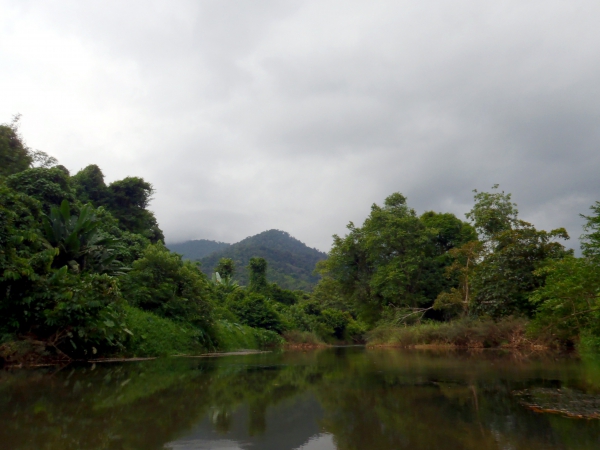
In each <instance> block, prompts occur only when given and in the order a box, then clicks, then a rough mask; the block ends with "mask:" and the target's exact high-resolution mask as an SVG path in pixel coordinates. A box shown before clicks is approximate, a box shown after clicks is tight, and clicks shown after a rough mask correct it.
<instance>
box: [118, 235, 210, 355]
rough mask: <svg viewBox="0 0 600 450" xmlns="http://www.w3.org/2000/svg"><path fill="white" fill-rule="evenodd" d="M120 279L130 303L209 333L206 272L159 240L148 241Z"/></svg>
mask: <svg viewBox="0 0 600 450" xmlns="http://www.w3.org/2000/svg"><path fill="white" fill-rule="evenodd" d="M121 281H122V283H121V284H122V286H123V293H124V295H125V298H126V299H127V301H128V302H129V303H130V304H131V305H133V306H136V307H138V308H140V309H143V310H145V311H149V312H152V313H154V314H157V315H159V316H161V317H165V318H167V319H172V320H175V321H179V322H187V323H190V324H192V325H194V326H196V327H198V328H199V329H201V330H202V331H203V332H204V333H205V334H206V335H207V336H210V335H211V333H212V326H213V317H212V306H211V302H210V289H209V286H208V281H207V279H206V275H204V274H203V273H202V272H200V269H199V268H198V267H197V266H196V265H195V264H194V263H192V262H190V261H183V260H182V259H181V255H178V254H176V253H171V252H170V251H169V250H168V249H167V248H166V247H165V246H164V245H163V244H162V243H158V244H155V245H149V246H148V247H147V248H146V250H145V251H144V257H143V258H141V259H138V260H137V261H135V262H134V263H133V269H132V270H131V271H130V272H129V273H128V274H127V275H125V276H123V277H122V279H121ZM207 344H208V342H207Z"/></svg>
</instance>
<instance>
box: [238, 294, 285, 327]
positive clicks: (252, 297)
mask: <svg viewBox="0 0 600 450" xmlns="http://www.w3.org/2000/svg"><path fill="white" fill-rule="evenodd" d="M230 297H231V298H230V300H229V302H228V306H229V309H230V310H231V311H232V312H233V313H234V314H235V315H236V316H237V317H239V318H240V321H241V322H242V324H244V325H248V326H249V327H253V328H264V329H266V330H271V331H275V332H277V333H281V332H282V331H283V322H282V320H281V317H280V316H279V314H278V313H277V311H275V308H273V305H272V304H271V302H270V301H269V300H268V299H267V298H266V297H265V296H264V295H261V294H256V293H250V294H247V295H244V296H243V297H241V296H239V295H238V296H237V297H238V298H233V296H230ZM239 297H241V298H239Z"/></svg>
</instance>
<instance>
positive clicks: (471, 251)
mask: <svg viewBox="0 0 600 450" xmlns="http://www.w3.org/2000/svg"><path fill="white" fill-rule="evenodd" d="M482 251H483V246H482V244H481V242H479V241H470V242H467V243H466V244H464V245H463V246H461V247H457V248H452V249H450V250H449V251H448V254H449V256H450V257H451V258H452V264H450V265H448V266H447V267H446V276H447V277H448V278H455V277H456V278H458V284H457V286H456V287H451V288H450V291H449V292H448V291H444V292H441V293H440V294H439V295H438V297H437V298H436V300H435V303H434V308H435V309H438V310H446V311H450V312H451V313H452V312H455V311H456V310H458V311H459V313H460V314H461V315H463V316H466V315H467V314H468V313H469V310H470V308H471V304H472V302H473V299H474V298H475V297H476V292H473V286H472V279H473V277H474V274H475V270H476V269H477V266H478V264H479V261H480V257H481V253H482Z"/></svg>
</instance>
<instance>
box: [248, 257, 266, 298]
mask: <svg viewBox="0 0 600 450" xmlns="http://www.w3.org/2000/svg"><path fill="white" fill-rule="evenodd" d="M248 270H249V271H250V285H249V286H248V288H249V290H250V291H251V292H258V293H265V294H266V293H267V292H268V289H269V284H268V283H267V260H266V259H264V258H257V257H254V258H250V264H248Z"/></svg>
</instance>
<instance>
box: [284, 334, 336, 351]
mask: <svg viewBox="0 0 600 450" xmlns="http://www.w3.org/2000/svg"><path fill="white" fill-rule="evenodd" d="M283 338H284V339H285V347H286V348H316V347H326V346H327V345H328V344H326V343H325V342H324V341H323V340H322V339H321V338H319V336H317V335H316V333H313V332H312V331H299V330H291V331H286V332H285V333H283Z"/></svg>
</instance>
